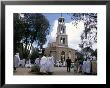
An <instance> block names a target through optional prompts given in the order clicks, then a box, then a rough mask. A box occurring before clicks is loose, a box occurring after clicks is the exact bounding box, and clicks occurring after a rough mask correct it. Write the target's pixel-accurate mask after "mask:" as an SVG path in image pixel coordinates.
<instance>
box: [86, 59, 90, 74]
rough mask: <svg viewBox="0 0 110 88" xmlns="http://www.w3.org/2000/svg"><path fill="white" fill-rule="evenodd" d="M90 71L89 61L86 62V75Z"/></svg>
mask: <svg viewBox="0 0 110 88" xmlns="http://www.w3.org/2000/svg"><path fill="white" fill-rule="evenodd" d="M90 70H91V62H90V61H89V60H87V61H86V73H90Z"/></svg>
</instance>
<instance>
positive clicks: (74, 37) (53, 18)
mask: <svg viewBox="0 0 110 88" xmlns="http://www.w3.org/2000/svg"><path fill="white" fill-rule="evenodd" d="M43 15H45V17H46V18H47V19H48V20H49V23H50V34H49V35H48V36H47V42H46V44H44V46H43V47H44V48H46V47H47V45H48V43H51V42H55V41H56V33H57V26H58V18H59V17H61V13H44V14H43ZM62 16H63V17H64V18H65V25H66V34H67V35H68V47H70V48H73V49H75V50H80V48H79V44H80V43H81V39H80V35H81V34H82V32H83V30H84V23H83V22H79V23H78V25H77V26H75V25H74V21H73V20H71V16H70V15H69V14H67V13H63V14H62Z"/></svg>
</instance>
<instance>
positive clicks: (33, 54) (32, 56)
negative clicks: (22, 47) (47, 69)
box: [30, 48, 39, 63]
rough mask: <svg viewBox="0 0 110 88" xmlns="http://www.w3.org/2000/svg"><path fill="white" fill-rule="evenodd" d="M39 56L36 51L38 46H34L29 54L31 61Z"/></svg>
mask: <svg viewBox="0 0 110 88" xmlns="http://www.w3.org/2000/svg"><path fill="white" fill-rule="evenodd" d="M37 57H39V51H38V48H35V49H34V50H33V51H32V54H31V57H30V59H31V61H32V63H34V61H35V59H36V58H37Z"/></svg>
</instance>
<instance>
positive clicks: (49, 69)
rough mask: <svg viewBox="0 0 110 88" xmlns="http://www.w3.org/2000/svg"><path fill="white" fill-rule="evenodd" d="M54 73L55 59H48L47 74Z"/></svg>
mask: <svg viewBox="0 0 110 88" xmlns="http://www.w3.org/2000/svg"><path fill="white" fill-rule="evenodd" d="M53 71H54V60H53V57H48V60H47V72H53Z"/></svg>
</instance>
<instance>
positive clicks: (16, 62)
mask: <svg viewBox="0 0 110 88" xmlns="http://www.w3.org/2000/svg"><path fill="white" fill-rule="evenodd" d="M19 61H20V58H19V56H18V53H16V55H15V56H14V58H13V67H14V70H15V71H16V68H17V67H18V66H19Z"/></svg>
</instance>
